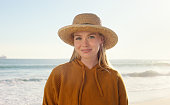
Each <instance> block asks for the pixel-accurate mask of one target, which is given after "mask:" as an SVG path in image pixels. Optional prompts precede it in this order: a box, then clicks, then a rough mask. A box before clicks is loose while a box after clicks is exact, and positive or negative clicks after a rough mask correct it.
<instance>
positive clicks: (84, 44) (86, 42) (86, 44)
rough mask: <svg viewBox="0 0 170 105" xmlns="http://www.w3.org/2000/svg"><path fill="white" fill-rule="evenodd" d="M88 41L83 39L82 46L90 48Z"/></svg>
mask: <svg viewBox="0 0 170 105" xmlns="http://www.w3.org/2000/svg"><path fill="white" fill-rule="evenodd" d="M88 44H89V43H88V40H87V39H86V38H85V39H83V41H82V46H83V47H87V46H88Z"/></svg>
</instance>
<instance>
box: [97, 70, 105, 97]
mask: <svg viewBox="0 0 170 105" xmlns="http://www.w3.org/2000/svg"><path fill="white" fill-rule="evenodd" d="M95 80H96V83H97V87H98V89H99V92H100V95H101V96H103V91H102V88H101V86H100V84H99V81H98V78H97V71H96V69H95Z"/></svg>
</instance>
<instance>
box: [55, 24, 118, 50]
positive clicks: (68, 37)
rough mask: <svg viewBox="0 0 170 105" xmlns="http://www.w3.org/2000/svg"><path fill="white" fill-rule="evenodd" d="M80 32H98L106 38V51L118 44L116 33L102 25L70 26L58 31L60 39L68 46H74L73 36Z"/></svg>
mask: <svg viewBox="0 0 170 105" xmlns="http://www.w3.org/2000/svg"><path fill="white" fill-rule="evenodd" d="M80 31H89V32H98V33H101V34H102V35H103V36H104V39H105V41H104V44H103V46H104V47H105V48H106V49H110V48H112V47H114V46H115V45H116V44H117V42H118V37H117V35H116V33H115V32H114V31H112V30H111V29H109V28H106V27H103V26H100V25H78V24H76V25H69V26H65V27H62V28H60V29H59V30H58V35H59V37H60V38H61V39H62V40H63V41H64V42H65V43H67V44H69V45H71V46H74V40H73V36H72V34H73V33H75V32H80Z"/></svg>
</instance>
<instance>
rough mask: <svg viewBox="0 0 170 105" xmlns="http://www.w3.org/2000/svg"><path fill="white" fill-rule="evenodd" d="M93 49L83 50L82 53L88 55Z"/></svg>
mask: <svg viewBox="0 0 170 105" xmlns="http://www.w3.org/2000/svg"><path fill="white" fill-rule="evenodd" d="M91 50H92V49H82V50H81V51H82V52H83V53H88V52H90V51H91Z"/></svg>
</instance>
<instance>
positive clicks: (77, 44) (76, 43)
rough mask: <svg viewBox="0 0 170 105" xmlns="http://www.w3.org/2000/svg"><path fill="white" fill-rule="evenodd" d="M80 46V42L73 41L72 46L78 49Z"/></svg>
mask: <svg viewBox="0 0 170 105" xmlns="http://www.w3.org/2000/svg"><path fill="white" fill-rule="evenodd" d="M79 47H80V42H77V41H74V48H76V49H78V48H79Z"/></svg>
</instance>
